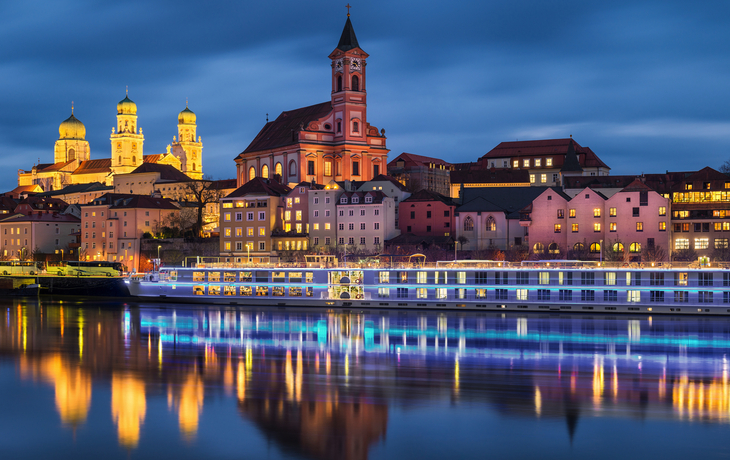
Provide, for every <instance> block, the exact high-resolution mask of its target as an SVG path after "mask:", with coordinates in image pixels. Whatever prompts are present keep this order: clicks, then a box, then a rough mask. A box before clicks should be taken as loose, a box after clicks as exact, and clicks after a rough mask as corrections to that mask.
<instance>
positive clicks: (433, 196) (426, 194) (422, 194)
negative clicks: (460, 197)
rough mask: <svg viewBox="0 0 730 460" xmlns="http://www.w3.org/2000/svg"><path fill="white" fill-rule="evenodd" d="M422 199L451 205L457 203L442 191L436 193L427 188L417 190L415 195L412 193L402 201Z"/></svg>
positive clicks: (418, 200)
mask: <svg viewBox="0 0 730 460" xmlns="http://www.w3.org/2000/svg"><path fill="white" fill-rule="evenodd" d="M422 201H440V202H442V203H444V204H447V205H449V206H455V205H456V203H454V201H453V200H452V199H451V198H449V197H448V196H444V195H442V194H440V193H436V192H433V191H431V190H427V189H425V188H424V189H421V190H419V191H417V192H416V193H414V194H413V195H411V196H409V197H408V198H406V199H405V200H403V201H401V203H406V202H409V203H411V202H422Z"/></svg>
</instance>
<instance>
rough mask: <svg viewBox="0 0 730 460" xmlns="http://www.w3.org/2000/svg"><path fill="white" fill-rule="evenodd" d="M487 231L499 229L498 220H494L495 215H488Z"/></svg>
mask: <svg viewBox="0 0 730 460" xmlns="http://www.w3.org/2000/svg"><path fill="white" fill-rule="evenodd" d="M487 231H488V232H496V231H497V221H496V220H494V217H492V216H489V217H487Z"/></svg>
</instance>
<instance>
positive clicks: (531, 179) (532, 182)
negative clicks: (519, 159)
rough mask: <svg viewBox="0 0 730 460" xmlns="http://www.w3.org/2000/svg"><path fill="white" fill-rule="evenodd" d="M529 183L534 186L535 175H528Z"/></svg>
mask: <svg viewBox="0 0 730 460" xmlns="http://www.w3.org/2000/svg"><path fill="white" fill-rule="evenodd" d="M530 183H531V184H534V183H535V175H534V174H530Z"/></svg>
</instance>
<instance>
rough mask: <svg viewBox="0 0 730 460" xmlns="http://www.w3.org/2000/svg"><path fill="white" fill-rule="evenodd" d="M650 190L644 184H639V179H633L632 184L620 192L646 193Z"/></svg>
mask: <svg viewBox="0 0 730 460" xmlns="http://www.w3.org/2000/svg"><path fill="white" fill-rule="evenodd" d="M649 190H651V187H649V186H647V185H646V184H645V183H643V182H641V180H639V179H634V181H633V182H632V183H630V184H629V185H627V186H626V187H624V188H623V189H622V190H621V191H622V192H646V191H649Z"/></svg>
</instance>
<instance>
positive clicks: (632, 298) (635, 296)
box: [626, 291, 641, 302]
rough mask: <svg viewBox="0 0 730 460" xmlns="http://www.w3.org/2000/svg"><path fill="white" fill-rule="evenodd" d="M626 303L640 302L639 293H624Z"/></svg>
mask: <svg viewBox="0 0 730 460" xmlns="http://www.w3.org/2000/svg"><path fill="white" fill-rule="evenodd" d="M626 301H627V302H640V301H641V291H626Z"/></svg>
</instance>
